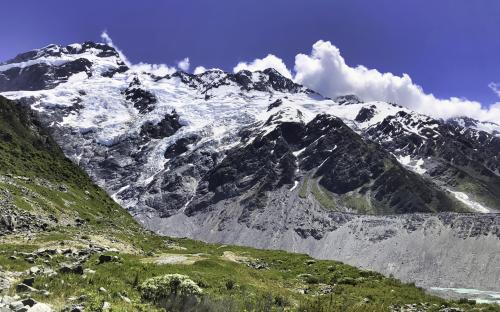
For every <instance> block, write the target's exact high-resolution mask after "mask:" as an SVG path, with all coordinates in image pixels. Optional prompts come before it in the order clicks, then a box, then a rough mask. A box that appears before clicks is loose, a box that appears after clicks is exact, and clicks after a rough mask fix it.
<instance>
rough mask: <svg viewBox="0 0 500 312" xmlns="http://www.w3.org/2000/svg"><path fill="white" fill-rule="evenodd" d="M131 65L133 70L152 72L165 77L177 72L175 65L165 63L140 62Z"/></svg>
mask: <svg viewBox="0 0 500 312" xmlns="http://www.w3.org/2000/svg"><path fill="white" fill-rule="evenodd" d="M129 67H130V69H131V70H133V71H136V72H140V73H150V74H153V75H155V76H160V77H163V76H165V75H168V74H173V73H175V72H176V69H175V68H174V67H169V66H167V65H165V64H147V63H138V64H132V65H130V66H129Z"/></svg>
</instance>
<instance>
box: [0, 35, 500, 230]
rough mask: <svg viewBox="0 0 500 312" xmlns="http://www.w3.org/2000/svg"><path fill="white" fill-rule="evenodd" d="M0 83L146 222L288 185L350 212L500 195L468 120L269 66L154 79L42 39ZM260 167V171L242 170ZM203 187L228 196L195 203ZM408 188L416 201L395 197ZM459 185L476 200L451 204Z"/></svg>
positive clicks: (483, 142) (267, 198) (104, 51)
mask: <svg viewBox="0 0 500 312" xmlns="http://www.w3.org/2000/svg"><path fill="white" fill-rule="evenodd" d="M0 90H1V91H2V92H3V93H2V95H4V96H6V97H8V98H11V99H17V100H19V101H21V102H24V103H26V104H29V105H30V106H31V107H32V108H33V109H35V110H36V111H38V112H39V113H40V115H41V118H42V120H43V121H44V122H45V123H46V124H47V125H49V126H50V127H51V129H52V130H53V132H54V136H55V138H56V140H57V141H58V142H59V144H60V145H61V147H62V148H63V150H64V152H65V153H66V155H67V156H68V157H70V158H71V159H73V160H74V161H75V162H77V163H78V164H80V165H81V166H82V167H83V168H85V169H86V170H87V172H89V174H90V175H91V176H92V177H93V178H94V179H95V180H96V181H97V182H98V183H99V184H100V185H101V186H103V187H104V188H105V189H106V190H107V191H108V192H109V193H110V194H112V195H113V197H114V198H115V199H116V200H117V201H119V202H120V203H121V204H122V205H124V206H125V207H127V208H129V209H131V210H133V213H134V214H137V216H138V218H139V219H140V220H142V221H144V222H150V226H151V227H152V228H157V227H158V226H160V224H162V222H163V221H162V220H163V219H164V218H167V219H168V218H170V217H172V216H175V215H179V214H183V213H184V212H186V213H187V212H189V211H191V212H192V211H198V210H197V209H202V208H200V207H205V206H204V205H208V206H210V207H212V208H214V207H216V206H217V207H218V205H219V203H218V201H219V200H220V201H222V199H221V198H224V201H236V202H238V201H242V202H244V201H245V200H250V198H252V199H251V200H252V201H255V200H257V201H258V202H259V205H264V206H266V205H269V204H270V203H271V202H272V201H273V200H277V199H276V197H274V196H278V194H280V195H279V196H281V197H280V198H281V199H280V200H285V199H286V200H292V199H293V200H295V199H296V198H297V196H299V195H298V193H297V192H300V196H299V198H301V200H299V202H297V203H296V204H297V205H306V204H305V203H306V202H307V203H309V204H310V205H313V206H314V207H323V208H324V206H328V207H336V208H335V209H337V210H339V211H350V212H352V211H358V210H360V211H361V210H363V211H364V210H366V211H368V212H371V213H381V212H382V211H389V212H415V211H434V210H435V209H445V208H443V207H447V208H446V209H457V210H460V209H469V210H473V209H474V208H473V207H485V209H488V210H492V211H493V210H494V207H495V205H496V204H497V203H500V190H498V192H496V191H493V192H491V189H495V187H497V186H495V185H500V183H499V182H500V177H499V175H500V174H499V168H500V160H499V151H500V143H499V140H500V138H495V137H494V136H492V135H490V134H488V133H486V132H483V131H478V130H476V129H474V127H477V123H473V125H474V126H470V125H472V123H471V124H470V125H469V123H467V124H465V123H464V124H459V123H457V122H445V121H442V120H437V119H433V118H430V117H428V116H425V115H422V114H418V113H416V112H413V111H411V110H409V109H407V108H403V107H401V106H399V105H396V104H393V103H385V102H378V101H371V102H364V101H362V100H361V99H359V98H358V97H356V96H355V95H346V96H342V97H338V98H336V99H334V100H332V99H329V98H326V97H323V96H321V95H320V94H318V93H316V92H314V91H312V90H309V89H307V88H306V87H304V86H301V85H299V84H297V83H295V82H294V81H292V80H290V79H288V78H286V77H284V76H282V75H281V74H279V73H278V72H277V71H276V70H273V69H266V70H263V71H255V72H250V71H240V72H237V73H228V72H224V71H222V70H208V71H205V72H204V73H201V74H197V75H195V74H190V73H186V72H183V71H177V72H174V73H171V74H166V75H164V76H161V77H159V76H156V75H153V74H151V73H148V72H144V71H137V70H133V69H130V68H128V67H127V66H126V65H125V64H124V63H123V61H122V60H121V59H120V56H119V53H118V52H117V51H116V50H115V49H114V48H112V47H109V46H107V45H104V44H95V43H84V44H74V45H69V46H65V47H61V46H56V45H51V46H48V47H45V48H42V49H39V50H34V51H30V52H27V53H23V54H21V55H19V56H17V57H16V58H14V59H13V60H11V61H9V62H7V63H4V64H2V65H0ZM339 118H340V119H339ZM379 146H380V147H379ZM301 151H302V152H301ZM247 153H257V154H256V156H258V157H257V158H255V157H251V156H250V155H247ZM344 154H346V155H344ZM231 155H232V156H231ZM236 155H238V156H236ZM228 157H229V158H228ZM237 159H241V160H242V161H243V160H245V159H246V160H245V161H247V162H249V163H248V164H246V165H244V164H239V163H237V162H235V160H237ZM263 160H266V161H265V162H263V163H262V161H263ZM398 161H399V164H398ZM220 166H226V167H220ZM241 166H243V167H241ZM245 166H247V167H245ZM339 166H343V168H341V167H339ZM346 166H347V167H348V168H349V170H348V171H346V169H345V168H346ZM260 167H262V168H267V169H266V170H267V171H268V172H261V173H259V174H257V175H255V174H254V173H252V170H257V169H259V168H260ZM328 170H331V172H329V171H328ZM405 170H406V171H405ZM237 171H240V172H239V173H238V174H237V175H234V172H237ZM333 173H335V174H333ZM245 174H246V176H245ZM230 176H231V177H232V178H231V179H232V180H231V181H232V182H231V183H229V184H227V183H223V182H224V181H219V180H218V179H223V180H224V179H226V178H229V177H230ZM252 177H253V178H252ZM207 179H208V180H207ZM211 179H215V180H217V181H215V180H211ZM259 179H262V180H259ZM275 179H278V180H279V181H274V180H275ZM250 181H252V182H251V183H250ZM264 181H267V182H264ZM382 181H385V182H382ZM424 181H427V182H424ZM206 183H209V184H210V183H212V184H210V185H213V187H214V188H218V187H220V188H222V189H220V190H219V189H218V190H215V189H212V186H210V187H209V188H208V190H209V191H210V192H212V191H215V193H214V194H222V193H224V192H227V194H233V195H231V196H229V197H227V196H226V195H224V196H223V197H220V198H219V197H217V196H219V195H216V196H215V199H214V198H210V199H209V202H203V200H202V199H203V198H206V196H205V195H206V194H205V193H203V192H206V191H207V188H206V187H207V185H206ZM266 183H267V184H266ZM309 183H313V184H311V185H309ZM425 183H428V186H425V187H424V185H425ZM288 184H290V185H288ZM298 184H302V185H306V186H305V187H302V188H301V187H298V186H297V185H298ZM215 185H217V186H215ZM250 185H251V186H252V187H254V188H258V189H254V188H247V186H250ZM308 185H309V186H308ZM387 185H391V188H388V186H387ZM468 185H469V186H470V185H475V189H474V190H473V191H472V192H471V191H470V188H469V189H466V186H468ZM426 187H427V188H428V189H426V190H424V189H425V188H426ZM292 188H293V192H292V191H290V190H291V189H292ZM412 188H413V189H418V191H414V192H415V193H414V194H413V195H411V196H414V195H415V194H417V195H415V196H417V197H416V198H413V197H412V198H413V199H414V201H415V203H418V204H415V203H412V204H410V203H409V202H407V201H403V200H401V196H402V195H401V194H406V195H405V196H409V195H408V194H407V190H409V189H412ZM236 189H238V191H237V192H236V191H235V190H236ZM263 190H265V191H263ZM284 190H288V191H287V192H288V193H286V192H285V191H284ZM221 192H222V193H221ZM309 192H311V193H309ZM452 192H454V193H452ZM457 192H459V193H460V194H461V193H464V194H466V195H467V196H468V197H467V198H468V200H469V202H477V203H478V204H479V205H481V206H478V205H472V204H471V205H469V206H470V207H472V208H470V207H469V208H467V204H465V205H466V206H465V208H464V207H462V206H461V204H460V203H461V202H462V203H463V202H464V201H463V200H461V199H463V198H464V197H463V196H461V195H460V196H457V195H456V194H459V193H457ZM252 194H253V195H252ZM266 194H267V195H266ZM273 194H274V195H273ZM304 194H306V195H304ZM307 194H312V195H307ZM425 194H429V195H425ZM221 196H222V195H221ZM253 196H258V198H255V197H253ZM261 196H264V197H261ZM304 196H305V197H304ZM455 197H457V201H456V207H458V208H450V207H453V204H451V203H452V202H453V200H454V198H455ZM353 202H355V203H356V205H354V206H353ZM438 202H440V203H441V204H440V205H441V206H439V207H438V206H436V203H438ZM360 203H363V204H362V205H361V204H360ZM240 204H241V203H240ZM309 204H307V205H309ZM238 205H239V204H238ZM359 205H361V206H359ZM460 207H461V208H460ZM193 209H194V210H193ZM214 209H215V208H214ZM202 210H205V208H203V209H202ZM146 216H150V217H151V218H152V219H150V218H149V217H146ZM245 218H246V217H245ZM148 220H149V221H148Z"/></svg>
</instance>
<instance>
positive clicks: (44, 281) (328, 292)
mask: <svg viewBox="0 0 500 312" xmlns="http://www.w3.org/2000/svg"><path fill="white" fill-rule="evenodd" d="M0 245H1V251H0V285H1V288H2V292H3V294H4V295H3V297H2V298H3V299H2V300H3V301H0V311H2V312H4V311H51V310H35V309H34V308H29V307H28V306H29V305H30V304H31V305H34V302H43V303H46V304H50V306H51V307H52V308H53V309H55V310H56V311H83V310H85V311H106V310H109V311H111V310H112V311H155V310H158V311H161V310H162V309H164V308H168V311H243V310H245V311H311V312H312V311H442V312H444V311H449V312H451V311H500V306H495V305H484V304H477V303H475V302H473V301H468V300H460V301H455V302H453V301H446V300H444V299H441V298H438V297H435V296H431V295H429V294H427V293H426V292H425V291H424V290H422V289H421V288H418V287H415V286H414V285H413V284H404V283H401V282H399V281H398V280H396V279H393V278H387V277H384V276H383V275H381V274H379V273H375V272H372V271H366V270H359V269H356V268H354V267H351V266H348V265H345V264H342V263H339V262H336V261H328V260H314V259H312V258H310V257H309V256H307V255H303V254H292V253H287V252H283V251H270V250H258V249H252V248H247V247H237V246H226V245H220V244H206V243H201V242H197V241H192V240H188V239H171V238H165V237H159V236H156V235H152V234H150V233H147V232H144V233H138V234H136V235H133V236H129V235H123V234H122V233H121V232H120V231H115V230H112V229H110V230H109V231H107V233H106V234H105V235H104V234H103V231H102V229H95V228H92V227H87V226H82V227H70V228H61V229H53V230H52V231H47V232H39V233H35V232H33V233H28V234H17V235H14V234H11V235H5V236H2V237H1V238H0ZM166 274H182V275H185V276H187V277H189V279H191V280H192V281H194V282H195V283H196V285H198V286H199V287H200V289H201V292H202V294H201V295H200V296H199V297H198V298H197V299H196V300H195V301H194V303H193V302H192V301H183V300H180V299H179V300H177V301H176V300H175V298H172V297H171V296H170V295H169V294H164V296H165V297H164V298H162V300H153V301H151V300H148V299H147V298H148V296H147V294H145V293H144V287H143V285H144V282H145V281H146V280H148V279H149V278H153V277H158V276H164V275H166ZM28 298H30V299H33V300H34V301H30V300H27V299H28ZM2 302H3V303H2ZM19 302H21V303H19ZM172 302H173V303H172ZM16 305H17V308H16ZM23 306H24V308H25V309H26V308H28V309H27V310H22V309H20V307H23ZM37 306H38V307H39V308H40V307H43V305H42V304H38V305H37ZM34 307H36V305H34ZM30 309H31V310H30Z"/></svg>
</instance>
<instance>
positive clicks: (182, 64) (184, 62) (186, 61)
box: [177, 57, 191, 72]
mask: <svg viewBox="0 0 500 312" xmlns="http://www.w3.org/2000/svg"><path fill="white" fill-rule="evenodd" d="M190 65H191V64H190V63H189V57H186V58H185V59H183V60H182V61H180V62H179V63H177V67H179V69H180V70H182V71H185V72H187V71H188V70H189V66H190Z"/></svg>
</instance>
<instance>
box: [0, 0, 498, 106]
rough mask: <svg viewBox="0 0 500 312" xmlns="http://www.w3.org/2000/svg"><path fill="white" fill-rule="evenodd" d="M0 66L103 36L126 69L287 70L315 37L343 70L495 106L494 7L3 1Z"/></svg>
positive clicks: (396, 1) (323, 1) (485, 1)
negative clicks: (406, 78)
mask: <svg viewBox="0 0 500 312" xmlns="http://www.w3.org/2000/svg"><path fill="white" fill-rule="evenodd" d="M1 6H2V11H3V12H4V14H2V15H3V16H2V19H0V38H2V45H1V48H0V60H6V59H8V58H11V57H13V56H14V55H16V54H17V53H19V52H23V51H27V50H30V49H33V48H37V47H41V46H44V45H46V44H49V43H59V44H69V43H73V42H81V41H85V40H95V41H98V40H100V38H99V35H100V33H101V32H102V31H103V30H107V31H108V33H109V35H110V36H111V37H112V38H113V41H114V43H115V44H116V45H117V46H119V47H120V48H121V50H123V52H124V53H125V54H126V55H127V57H128V58H129V60H131V61H132V62H140V61H143V62H150V63H166V64H175V63H176V62H177V61H179V60H181V59H183V58H184V57H189V58H190V61H191V65H192V68H194V67H196V66H198V65H203V66H205V67H218V68H222V69H225V70H232V68H233V67H234V66H235V65H236V64H237V63H238V62H240V61H251V60H254V59H256V58H262V57H264V56H266V55H267V54H269V53H271V54H274V55H276V56H278V57H280V58H281V59H283V61H284V62H285V63H286V65H287V66H288V67H289V68H293V66H294V59H295V56H296V55H297V54H298V53H305V54H309V53H310V52H311V47H312V45H313V44H314V43H315V42H316V41H318V40H320V39H322V40H327V41H330V42H331V43H332V44H334V45H335V46H336V47H338V48H339V49H340V51H341V54H342V56H343V57H344V58H345V60H346V62H347V64H348V65H351V66H355V65H358V64H362V65H364V66H366V67H368V68H375V69H377V70H378V71H380V72H391V73H394V74H395V75H398V76H400V75H401V74H402V73H408V74H409V75H410V76H411V78H412V80H413V82H415V83H417V84H419V85H421V86H422V87H423V88H424V90H425V91H426V92H427V93H433V94H434V95H435V96H437V97H439V98H448V97H452V96H456V97H466V98H468V99H471V100H477V101H480V102H481V103H483V105H486V104H488V103H494V102H497V101H499V99H498V96H497V95H496V94H495V93H494V92H492V90H490V88H488V84H489V83H490V82H500V60H499V58H500V53H499V52H500V36H499V35H498V31H499V30H500V18H499V16H500V1H497V0H473V1H472V0H439V1H436V0H405V1H401V0H345V1H343V0H340V1H332V0H307V1H305V0H304V1H298V0H267V1H257V0H254V1H238V0H236V1H235V0H217V1H209V0H198V1H195V0H178V1H174V0H172V1H126V0H122V1H93V0H92V1H89V0H87V1H54V0H45V1H16V2H14V1H9V2H8V3H7V2H4V3H2V4H1Z"/></svg>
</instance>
